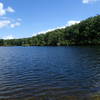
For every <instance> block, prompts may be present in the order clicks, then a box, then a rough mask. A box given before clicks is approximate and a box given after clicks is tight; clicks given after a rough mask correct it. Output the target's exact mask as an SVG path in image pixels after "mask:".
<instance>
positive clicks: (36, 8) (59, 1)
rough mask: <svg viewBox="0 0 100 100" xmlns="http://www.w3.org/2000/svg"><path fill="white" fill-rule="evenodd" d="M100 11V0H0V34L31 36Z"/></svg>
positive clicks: (5, 37) (10, 36)
mask: <svg viewBox="0 0 100 100" xmlns="http://www.w3.org/2000/svg"><path fill="white" fill-rule="evenodd" d="M97 14H100V0H0V38H4V39H12V38H23V37H31V36H33V35H35V34H39V33H41V32H46V31H49V30H52V29H56V28H59V27H64V26H70V25H72V24H75V23H79V22H80V21H81V20H84V19H86V18H88V17H92V16H95V15H97Z"/></svg>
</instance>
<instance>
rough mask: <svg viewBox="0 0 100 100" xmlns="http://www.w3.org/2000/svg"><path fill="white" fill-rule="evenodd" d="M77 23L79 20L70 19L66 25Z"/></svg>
mask: <svg viewBox="0 0 100 100" xmlns="http://www.w3.org/2000/svg"><path fill="white" fill-rule="evenodd" d="M78 23H80V21H76V20H70V21H68V23H67V25H68V26H71V25H74V24H78Z"/></svg>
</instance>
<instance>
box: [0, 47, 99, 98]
mask: <svg viewBox="0 0 100 100" xmlns="http://www.w3.org/2000/svg"><path fill="white" fill-rule="evenodd" d="M99 96H100V47H79V46H77V47H75V46H73V47H0V100H89V99H90V100H100V97H99Z"/></svg>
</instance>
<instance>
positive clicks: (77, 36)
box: [0, 15, 100, 46]
mask: <svg viewBox="0 0 100 100" xmlns="http://www.w3.org/2000/svg"><path fill="white" fill-rule="evenodd" d="M99 44H100V15H97V16H94V17H90V18H88V19H86V20H83V21H81V22H80V23H79V24H75V25H72V26H69V27H65V28H62V29H56V30H54V31H51V32H47V33H45V34H39V35H37V36H33V37H30V38H22V39H11V40H3V39H0V46H67V45H99Z"/></svg>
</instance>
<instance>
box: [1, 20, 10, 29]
mask: <svg viewBox="0 0 100 100" xmlns="http://www.w3.org/2000/svg"><path fill="white" fill-rule="evenodd" d="M10 23H11V22H10V20H1V21H0V28H3V27H7V26H8V25H9V24H10Z"/></svg>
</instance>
